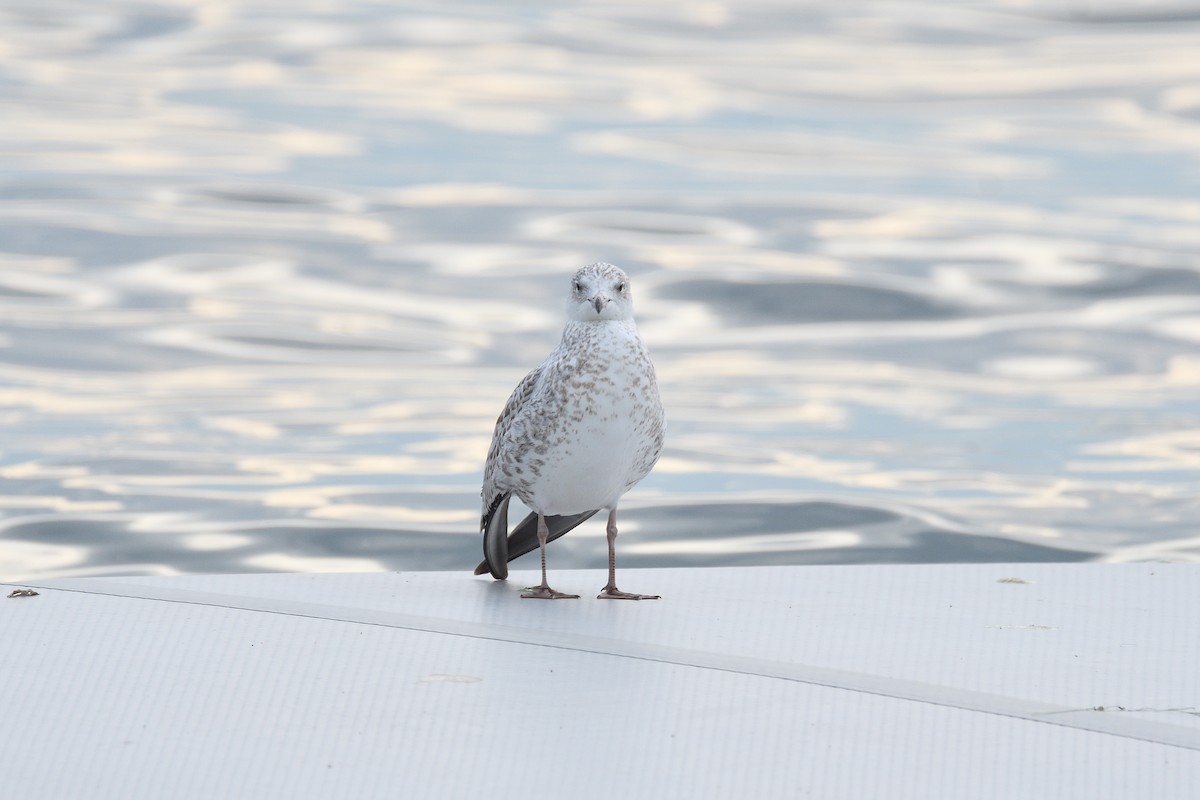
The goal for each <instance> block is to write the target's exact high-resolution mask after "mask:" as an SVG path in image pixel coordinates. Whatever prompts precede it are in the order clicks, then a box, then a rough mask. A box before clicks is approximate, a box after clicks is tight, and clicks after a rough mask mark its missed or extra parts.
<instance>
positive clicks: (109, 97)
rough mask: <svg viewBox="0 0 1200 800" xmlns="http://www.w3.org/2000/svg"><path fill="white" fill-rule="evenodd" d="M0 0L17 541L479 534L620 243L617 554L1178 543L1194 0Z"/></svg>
mask: <svg viewBox="0 0 1200 800" xmlns="http://www.w3.org/2000/svg"><path fill="white" fill-rule="evenodd" d="M297 9H303V10H297ZM0 24H2V28H0V30H3V31H4V37H3V39H2V40H0V104H2V106H0V113H2V117H0V118H2V119H3V125H0V154H2V155H0V157H2V159H3V160H2V166H3V170H2V171H0V420H2V422H0V424H2V426H3V440H2V442H0V579H9V580H13V579H19V578H31V577H37V576H47V575H83V574H127V573H172V572H238V571H270V570H377V569H464V570H467V569H470V568H471V567H473V566H474V564H475V563H476V562H477V560H478V557H479V543H478V534H477V533H476V526H477V520H478V514H479V509H478V484H479V478H480V471H481V468H482V461H483V457H484V454H485V451H486V449H487V444H488V440H489V437H490V433H491V426H492V423H493V421H494V419H495V416H496V414H497V412H498V410H499V408H500V406H501V405H502V404H503V402H504V400H505V398H506V397H507V395H508V392H509V391H510V389H511V388H512V386H513V385H514V384H515V383H516V382H517V381H518V380H519V379H520V378H521V376H522V375H524V373H525V371H526V370H527V369H528V368H530V367H531V366H533V365H534V364H536V363H538V362H539V361H540V359H541V358H542V357H543V356H544V355H545V353H546V352H547V351H548V350H549V349H550V348H551V347H552V346H553V344H554V343H555V341H556V339H557V336H558V333H559V330H560V326H561V317H562V314H561V304H560V296H561V295H562V292H563V287H564V285H565V281H566V279H567V277H568V276H569V274H570V273H571V272H572V271H573V270H574V269H575V268H576V267H577V266H579V265H581V264H584V263H587V262H590V261H595V260H601V259H603V260H607V261H613V262H615V263H618V264H621V265H623V266H624V267H626V269H627V270H628V271H629V272H630V274H631V275H632V276H633V279H634V283H635V292H636V299H637V304H638V313H639V319H640V324H641V328H642V331H643V335H644V337H645V338H646V339H647V341H648V343H649V344H650V346H651V348H652V351H653V353H654V356H655V358H656V361H657V363H658V367H659V375H660V380H661V383H662V389H663V394H664V399H665V402H666V405H667V408H668V413H669V419H670V423H669V424H670V428H669V441H668V450H667V451H666V453H665V455H664V457H663V459H662V461H661V463H660V465H659V467H658V468H657V470H656V471H655V472H654V473H653V474H652V475H651V477H650V478H648V479H647V480H646V481H645V482H644V483H643V484H642V486H641V487H639V488H638V489H637V490H636V491H635V492H634V493H633V494H632V495H630V496H629V497H628V499H627V501H626V506H625V507H624V508H625V511H624V513H623V518H624V521H625V522H624V525H623V531H624V532H626V533H628V536H625V537H623V539H622V553H621V555H622V563H623V564H625V565H629V566H633V565H643V566H650V565H654V566H663V565H716V564H765V563H773V564H778V563H814V562H837V563H851V562H853V563H861V562H931V561H934V562H936V561H1022V560H1029V561H1050V560H1064V561H1069V560H1083V559H1102V560H1128V559H1144V558H1164V559H1173V560H1193V561H1195V560H1200V530H1198V527H1197V521H1198V520H1200V499H1198V497H1200V482H1198V479H1197V476H1198V474H1200V473H1198V469H1200V57H1198V56H1197V53H1198V52H1200V51H1198V49H1197V42H1198V41H1200V7H1197V6H1196V5H1194V4H1166V3H1154V2H1151V3H1128V4H1117V3H1070V4H1036V3H1034V4H1025V3H1018V2H1012V3H1000V2H997V3H975V4H953V5H947V4H944V3H935V4H924V3H878V4H873V3H865V4H859V3H855V4H838V3H825V4H803V3H771V2H750V3H737V4H733V3H729V4H723V3H696V2H687V3H675V4H672V3H663V4H631V5H618V4H609V3H598V4H593V5H589V4H579V5H573V6H569V7H567V6H563V5H560V4H539V3H533V2H527V3H518V4H505V5H503V6H501V7H498V6H494V5H491V4H482V3H481V4H476V5H473V4H466V3H457V4H454V5H452V6H444V5H441V4H428V5H426V4H403V3H395V2H388V3H376V2H339V3H320V4H292V3H276V2H270V1H269V0H245V1H240V0H233V1H232V2H216V1H215V0H213V1H212V2H206V1H205V0H195V2H127V1H125V0H109V2H106V3H103V4H97V3H91V2H59V1H58V0H52V1H50V2H48V1H47V0H36V2H34V0H10V2H7V3H5V5H4V7H3V9H0ZM515 516H516V514H515V512H514V519H515ZM604 552H605V551H604V543H603V527H602V525H600V524H599V523H592V524H590V525H588V526H585V528H584V529H582V530H580V531H576V532H574V533H572V534H571V535H570V536H568V537H565V538H564V539H562V540H560V541H559V542H557V543H556V544H555V546H554V549H553V554H552V566H558V567H568V566H595V567H598V566H601V565H602V564H603V563H604Z"/></svg>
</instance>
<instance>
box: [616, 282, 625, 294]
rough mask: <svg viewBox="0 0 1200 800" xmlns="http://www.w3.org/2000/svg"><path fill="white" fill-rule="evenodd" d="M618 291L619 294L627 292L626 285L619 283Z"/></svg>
mask: <svg viewBox="0 0 1200 800" xmlns="http://www.w3.org/2000/svg"><path fill="white" fill-rule="evenodd" d="M617 291H618V292H623V291H625V284H623V283H618V284H617Z"/></svg>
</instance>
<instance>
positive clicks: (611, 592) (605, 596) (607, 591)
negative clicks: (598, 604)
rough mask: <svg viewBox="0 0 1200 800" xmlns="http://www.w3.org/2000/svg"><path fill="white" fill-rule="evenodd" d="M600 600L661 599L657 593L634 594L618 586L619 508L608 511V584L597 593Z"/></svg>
mask: <svg viewBox="0 0 1200 800" xmlns="http://www.w3.org/2000/svg"><path fill="white" fill-rule="evenodd" d="M597 597H598V598H599V599H600V600H661V599H662V598H661V597H659V596H658V595H656V594H633V593H632V592H622V591H621V590H620V589H618V588H617V510H616V509H615V508H614V509H613V510H612V511H610V512H608V585H607V586H605V587H604V588H603V589H601V590H600V594H598V595H597Z"/></svg>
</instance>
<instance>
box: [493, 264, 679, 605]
mask: <svg viewBox="0 0 1200 800" xmlns="http://www.w3.org/2000/svg"><path fill="white" fill-rule="evenodd" d="M664 426H665V420H664V417H663V408H662V401H661V400H660V399H659V395H658V381H657V380H656V378H655V375H654V364H653V363H651V361H650V355H649V353H648V352H647V351H646V346H645V345H644V344H643V343H642V339H641V337H640V336H638V331H637V326H636V325H635V324H634V321H633V299H632V296H631V294H630V289H629V278H627V277H626V275H625V273H624V272H622V271H621V270H620V269H619V268H617V267H615V266H613V265H612V264H605V263H603V262H601V263H596V264H590V265H588V266H586V267H584V268H583V269H581V270H579V271H578V272H576V273H575V275H574V276H573V277H572V278H571V283H570V287H569V290H568V293H567V324H566V327H565V328H564V329H563V335H562V341H561V342H559V345H558V347H556V348H555V349H554V350H553V352H551V353H550V355H548V356H547V357H546V360H545V361H543V362H542V363H541V365H540V366H539V367H538V368H537V369H535V370H533V371H532V372H530V373H529V374H528V375H526V376H525V379H524V380H522V381H521V383H520V384H518V386H517V388H516V389H515V390H513V393H512V396H511V397H509V398H508V403H507V404H506V405H505V406H504V411H502V412H501V414H500V418H499V419H498V420H496V431H495V433H494V434H493V436H492V446H491V448H490V449H489V450H488V458H487V465H486V466H485V467H484V470H483V492H482V494H483V518H482V520H481V522H480V528H481V529H482V531H483V555H484V559H483V562H482V563H481V564H480V565H479V566H478V568H476V570H475V574H476V575H482V574H483V573H485V572H490V573H491V574H492V577H493V578H495V579H497V580H504V579H505V578H507V577H508V562H509V561H511V560H513V559H514V558H517V557H518V556H522V555H524V554H525V553H528V552H530V551H531V550H533V549H534V548H535V547H537V548H539V549H540V551H541V556H542V582H541V584H540V585H539V586H534V587H530V588H529V589H528V590H526V592H525V593H524V594H522V595H521V596H522V597H532V598H541V599H558V598H564V597H578V596H579V595H574V594H566V593H564V592H559V591H555V590H554V589H551V588H550V585H549V584H548V583H547V582H546V544H547V543H548V542H551V541H553V540H555V539H557V538H558V537H560V536H562V535H563V534H564V533H566V532H567V531H569V530H571V529H572V528H574V527H576V526H577V525H579V524H580V523H581V522H583V521H584V520H586V519H588V518H589V517H591V516H593V515H594V514H596V513H597V512H599V511H601V510H607V511H608V584H607V585H606V586H605V587H604V588H603V589H601V590H600V595H599V596H600V598H602V599H617V600H657V599H658V595H646V594H634V593H632V592H623V591H621V590H620V589H618V588H617V580H616V550H615V548H616V541H617V504H618V503H620V501H621V497H622V496H624V494H625V493H626V492H628V491H629V490H630V489H632V488H633V487H634V486H636V485H637V483H638V482H639V481H640V480H641V479H642V478H644V477H646V475H648V474H649V473H650V470H651V469H653V468H654V464H655V462H657V461H658V456H659V454H660V453H661V452H662V445H663V430H664ZM514 494H515V495H516V496H517V497H518V498H520V500H521V502H522V503H524V504H525V505H526V506H528V507H529V508H530V509H532V513H531V514H529V515H528V516H526V517H525V519H523V520H522V521H521V523H520V524H519V525H517V527H516V528H514V529H513V531H512V533H511V534H509V532H508V503H509V500H510V499H511V498H512V496H513V495H514Z"/></svg>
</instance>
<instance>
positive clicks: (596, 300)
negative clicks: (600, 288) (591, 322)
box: [592, 294, 608, 314]
mask: <svg viewBox="0 0 1200 800" xmlns="http://www.w3.org/2000/svg"><path fill="white" fill-rule="evenodd" d="M592 305H593V306H595V307H596V313H597V314H599V313H600V312H601V311H603V310H604V307H605V306H606V305H608V298H607V297H605V296H604V295H602V294H598V295H596V296H595V297H593V298H592Z"/></svg>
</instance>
